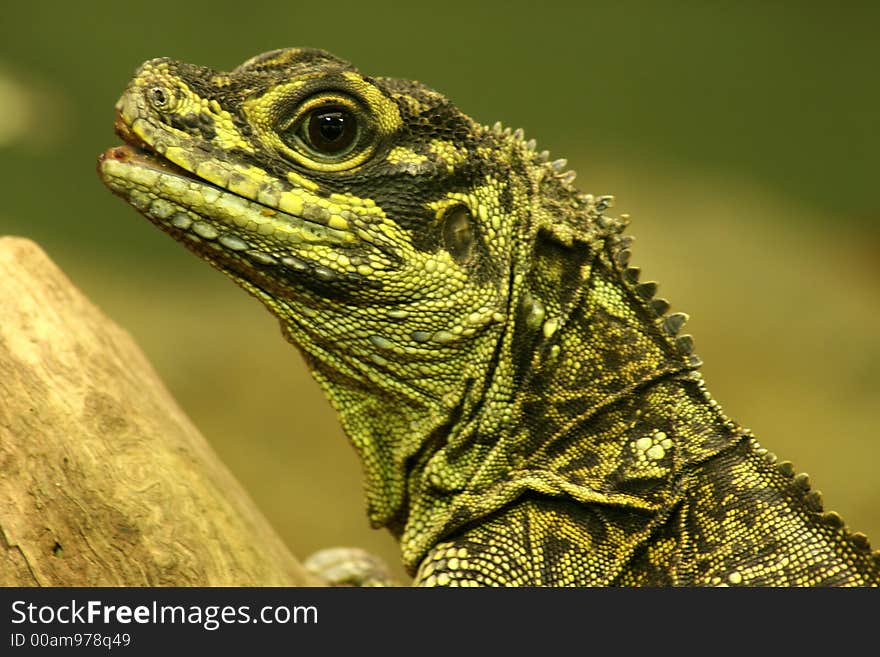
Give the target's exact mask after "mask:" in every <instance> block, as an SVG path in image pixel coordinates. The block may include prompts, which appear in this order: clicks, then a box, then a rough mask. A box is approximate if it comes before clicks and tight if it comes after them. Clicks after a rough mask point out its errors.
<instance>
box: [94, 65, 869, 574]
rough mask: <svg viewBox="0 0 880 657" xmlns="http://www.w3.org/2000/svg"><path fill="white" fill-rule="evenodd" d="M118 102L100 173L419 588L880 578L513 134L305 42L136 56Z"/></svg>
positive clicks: (567, 190) (603, 204) (864, 549)
mask: <svg viewBox="0 0 880 657" xmlns="http://www.w3.org/2000/svg"><path fill="white" fill-rule="evenodd" d="M115 109H116V118H115V130H116V133H117V134H118V136H119V137H120V138H121V139H122V141H123V144H122V145H118V146H115V147H112V148H110V149H108V150H106V151H104V152H103V153H102V154H101V155H100V156H99V160H98V173H99V176H100V177H101V179H102V180H103V182H104V183H105V184H106V186H107V187H108V188H109V189H110V190H111V191H112V192H114V193H115V194H117V195H119V196H121V197H122V198H123V199H124V200H126V201H127V202H128V203H129V204H130V205H132V206H133V207H134V208H135V209H136V210H138V211H139V212H140V213H141V214H142V215H144V216H145V217H146V218H147V219H148V220H149V221H150V222H152V223H153V224H154V225H156V226H157V227H158V228H159V229H161V230H162V231H164V232H165V233H167V234H169V235H170V236H171V237H173V238H174V239H176V240H178V241H179V242H181V243H182V244H183V245H184V246H186V247H187V248H188V249H189V250H190V251H191V252H192V253H194V254H195V255H196V256H198V257H199V258H201V259H202V260H205V261H206V262H208V263H209V264H210V265H212V266H213V267H215V268H217V269H218V270H220V271H221V272H223V273H224V274H226V275H227V276H228V277H230V278H231V279H232V280H233V281H234V282H235V283H237V284H238V285H239V286H241V287H242V288H243V289H244V290H246V291H247V292H248V293H250V294H251V295H253V296H254V297H256V298H257V299H258V300H259V301H261V302H262V303H263V304H264V305H265V306H266V308H268V310H269V311H270V312H271V313H273V314H274V315H275V316H276V317H277V318H278V319H279V321H280V325H281V330H282V333H283V335H284V336H285V338H286V339H287V340H289V341H290V342H291V343H293V345H295V346H296V347H297V348H298V349H299V351H300V352H301V354H302V356H303V358H304V360H305V362H306V364H307V366H308V368H309V369H310V371H311V373H312V375H313V376H314V378H315V379H316V380H317V382H318V384H319V385H320V386H321V388H322V389H323V391H324V392H325V394H326V396H327V397H328V398H329V401H330V403H331V404H332V406H333V407H334V409H335V410H336V412H337V413H338V415H339V418H340V421H341V424H342V427H343V429H344V431H345V433H346V435H347V436H348V438H349V439H350V442H351V443H352V444H353V446H354V448H355V449H356V450H357V452H358V454H359V456H360V459H361V461H362V464H363V470H364V477H365V489H366V498H367V512H368V516H369V518H370V521H371V524H372V525H373V526H375V527H386V528H387V529H388V530H390V531H391V532H392V534H393V535H394V536H395V537H396V538H397V539H398V540H399V543H400V547H401V554H402V560H403V564H404V566H405V568H406V569H407V571H408V572H409V574H410V575H412V576H413V577H414V581H413V583H414V584H415V585H420V586H594V585H596V586H605V585H607V586H732V585H740V586H746V585H757V586H760V585H764V586H812V585H855V586H864V585H873V586H876V585H878V584H880V551H875V552H872V550H871V548H870V544H869V542H868V540H867V538H866V537H865V536H864V534H861V533H853V532H850V530H849V529H848V528H847V527H846V525H845V523H844V522H843V520H842V519H841V517H840V516H839V515H838V514H837V513H835V512H828V511H824V510H823V503H822V498H821V496H820V494H819V493H818V492H817V491H815V490H813V489H812V488H811V485H810V482H809V478H808V477H807V476H806V475H804V474H796V472H795V470H794V468H793V467H792V465H791V463H790V462H788V461H781V462H780V461H777V459H776V457H775V456H774V455H773V454H772V453H771V452H769V451H768V450H767V449H765V448H763V447H761V445H760V444H759V443H758V442H757V440H756V439H755V437H754V436H753V435H752V434H751V432H749V431H748V430H747V429H745V428H743V427H742V426H740V425H739V424H738V423H736V422H734V421H733V420H731V419H730V418H728V417H727V416H726V415H725V414H724V412H723V411H722V410H721V408H720V406H719V404H718V403H717V402H716V401H715V400H714V399H713V398H712V397H711V396H710V394H709V392H708V391H707V388H706V385H705V382H704V380H703V378H702V375H701V374H700V372H699V367H700V365H701V362H700V359H699V358H698V357H697V356H696V355H695V354H694V352H693V340H692V338H691V336H690V335H686V334H681V333H680V329H681V328H682V325H683V324H684V322H685V320H686V319H687V316H686V315H685V314H684V313H678V312H675V313H671V312H670V307H669V303H668V302H667V301H666V300H665V299H663V298H660V297H658V296H657V295H656V291H657V289H656V288H657V286H656V284H655V283H654V282H650V281H647V282H641V281H640V271H639V269H638V268H636V267H633V266H631V265H630V255H631V249H630V246H631V237H630V236H629V235H628V234H626V232H625V230H624V229H625V228H626V226H627V224H628V223H629V217H628V216H627V215H623V214H621V215H619V216H611V214H609V212H608V209H609V208H610V207H611V203H612V200H613V199H612V197H609V196H594V195H592V194H588V193H584V192H582V191H580V190H579V188H577V187H576V186H575V185H574V178H575V174H574V172H572V171H568V170H567V167H566V164H567V163H566V161H565V160H563V159H551V158H550V157H549V155H548V153H547V152H546V151H541V152H539V151H538V149H537V148H536V144H535V141H534V140H531V139H529V140H527V139H526V138H525V136H524V134H523V132H522V131H521V130H510V129H509V128H503V127H502V126H501V125H500V124H495V125H493V126H491V127H490V126H484V125H482V124H480V123H478V122H476V121H474V120H473V119H471V118H470V117H468V116H467V115H465V114H464V113H462V112H461V111H459V110H458V109H457V108H456V107H455V105H454V104H452V103H451V102H450V101H449V100H448V99H447V98H446V97H445V96H443V95H441V94H440V93H438V92H436V91H434V90H432V89H430V88H429V87H427V86H425V85H423V84H421V83H419V82H415V81H407V80H399V79H393V78H382V77H371V76H368V75H365V74H363V73H361V72H360V71H359V70H358V69H356V68H355V67H354V66H352V65H351V64H349V63H348V62H346V61H344V60H342V59H340V58H338V57H336V56H334V55H332V54H330V53H328V52H325V51H322V50H317V49H310V48H289V49H282V50H274V51H271V52H267V53H264V54H261V55H258V56H256V57H253V58H251V59H249V60H248V61H246V62H244V63H243V64H241V65H240V66H238V67H237V68H235V69H234V70H232V71H230V72H222V71H218V70H214V69H211V68H207V67H202V66H197V65H193V64H189V63H184V62H178V61H175V60H172V59H168V58H160V59H153V60H150V61H148V62H146V63H144V64H143V65H142V66H141V67H140V69H139V70H138V71H137V72H136V74H135V75H134V77H133V78H132V80H131V81H130V83H129V84H128V86H127V88H126V89H125V91H124V93H123V94H122V96H121V98H120V100H119V101H118V103H117V104H116V108H115Z"/></svg>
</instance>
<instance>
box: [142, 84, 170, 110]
mask: <svg viewBox="0 0 880 657" xmlns="http://www.w3.org/2000/svg"><path fill="white" fill-rule="evenodd" d="M147 98H148V99H149V101H150V104H151V105H152V106H153V107H154V108H156V109H157V110H167V109H169V106H170V105H171V102H172V100H173V96H172V95H171V92H169V91H168V90H167V89H164V88H163V87H151V88H150V89H149V91H147Z"/></svg>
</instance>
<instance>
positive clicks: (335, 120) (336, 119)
mask: <svg viewBox="0 0 880 657" xmlns="http://www.w3.org/2000/svg"><path fill="white" fill-rule="evenodd" d="M284 115H286V117H285V118H283V119H282V120H281V121H280V122H279V123H278V125H277V128H276V130H277V134H278V136H279V137H280V138H281V141H283V142H284V146H285V147H286V148H287V149H290V150H289V151H287V153H289V156H292V159H295V160H296V161H299V162H301V163H302V164H305V165H306V166H308V167H310V168H312V169H318V170H321V171H340V170H343V169H347V168H351V167H352V166H355V165H356V164H357V163H359V162H361V161H363V159H365V157H366V156H367V155H368V152H369V150H370V146H371V144H372V141H373V139H372V138H373V135H374V130H373V129H372V123H371V122H370V120H369V115H368V114H367V113H366V110H365V109H364V107H363V105H362V104H361V103H360V102H359V101H358V100H357V99H355V98H352V97H351V96H348V95H345V94H341V93H333V92H329V93H322V94H318V95H315V96H312V97H311V98H308V99H306V100H305V101H303V102H301V103H299V104H298V105H297V106H296V108H295V109H294V110H293V112H290V113H288V112H282V116H284Z"/></svg>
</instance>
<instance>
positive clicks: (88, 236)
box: [0, 0, 880, 572]
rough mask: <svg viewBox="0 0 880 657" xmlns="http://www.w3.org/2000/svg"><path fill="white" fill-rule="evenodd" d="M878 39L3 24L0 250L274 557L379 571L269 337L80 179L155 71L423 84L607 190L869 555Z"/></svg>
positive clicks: (680, 300) (363, 25)
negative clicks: (353, 76) (15, 240)
mask: <svg viewBox="0 0 880 657" xmlns="http://www.w3.org/2000/svg"><path fill="white" fill-rule="evenodd" d="M878 25H880V5H878V4H877V3H846V2H844V3H839V4H837V5H834V6H833V7H832V6H831V5H827V4H824V3H823V4H820V3H812V4H811V3H805V2H770V3H768V2H738V3H731V2H701V3H696V2H693V3H688V2H682V3H655V2H649V1H643V2H610V1H609V2H597V3H579V4H575V3H552V2H544V3H520V2H504V3H500V2H499V3H477V2H449V1H447V2H443V3H425V4H421V3H402V2H401V3H389V2H347V1H344V0H337V1H334V2H317V3H315V2H313V3H290V2H277V1H276V2H272V3H269V2H260V1H256V0H248V1H247V2H242V1H241V0H238V1H236V2H233V1H228V2H224V1H222V0H216V1H214V2H210V3H195V2H187V3H184V2H180V1H179V0H178V1H175V2H168V1H165V0H151V1H150V2H119V1H118V0H117V1H115V2H90V3H61V2H58V3H47V2H32V3H23V2H21V3H18V2H17V3H6V5H5V6H4V8H3V13H2V16H0V30H2V32H0V36H2V39H0V181H2V183H0V184H2V196H0V234H12V235H23V236H27V237H30V238H32V239H34V240H35V241H37V242H38V243H39V244H40V245H41V246H42V247H43V248H44V249H45V250H46V251H48V253H49V254H50V256H51V257H52V258H54V260H55V261H56V262H57V263H59V265H60V266H61V267H62V268H63V269H64V270H65V271H66V272H67V273H68V275H69V276H70V277H71V278H72V279H73V281H74V282H75V283H76V284H77V285H78V286H79V287H80V288H82V289H83V290H84V291H85V292H86V294H88V295H89V296H90V297H91V298H92V299H93V300H94V301H95V302H96V303H97V304H98V305H99V306H100V307H101V308H102V309H103V310H104V311H105V312H106V313H107V314H108V315H109V316H110V317H111V318H113V319H114V320H115V321H116V322H118V323H119V324H121V325H122V326H124V327H125V328H126V329H127V330H128V331H130V332H131V333H132V334H133V335H134V337H135V338H136V340H137V341H138V342H139V344H140V345H141V346H142V348H143V349H144V351H145V352H146V353H147V355H148V357H149V358H150V360H151V361H152V362H153V364H154V365H155V367H156V369H157V370H158V371H159V373H160V375H161V376H162V378H163V379H164V380H165V381H166V382H167V384H168V386H169V388H170V389H171V391H172V392H173V394H174V395H175V396H176V398H177V399H178V400H179V402H180V404H181V405H182V406H183V408H184V409H185V410H186V411H187V412H188V413H189V415H190V416H191V417H192V418H193V420H194V421H195V423H196V424H197V425H198V426H199V427H200V428H201V430H202V432H203V433H204V434H205V436H206V437H207V438H208V439H209V440H210V441H211V443H212V444H213V445H214V447H215V448H216V450H217V451H218V452H219V453H220V455H221V456H222V457H223V459H224V460H225V461H226V463H227V464H228V465H229V467H230V468H231V469H232V470H233V472H234V473H235V474H236V476H237V477H238V478H239V479H240V480H241V481H242V483H243V484H244V486H245V487H246V488H247V489H248V490H249V491H250V493H251V494H252V495H253V497H254V499H255V500H256V501H257V503H258V505H259V506H260V507H261V508H262V509H263V511H264V512H265V513H266V515H267V516H268V517H269V518H270V520H271V521H272V522H273V524H274V525H275V527H276V528H277V529H278V531H279V532H280V534H281V535H282V536H283V537H284V538H285V540H287V542H288V544H289V545H290V547H291V548H292V549H293V551H294V552H295V553H296V554H297V555H298V556H300V557H304V556H305V555H307V554H308V553H309V552H311V551H313V550H315V549H318V548H321V547H325V546H329V545H338V544H343V545H351V544H354V545H361V546H364V547H367V548H369V549H371V550H374V551H376V552H378V553H380V554H382V555H384V556H385V557H386V559H388V560H389V561H390V562H391V563H394V564H397V563H398V560H399V557H398V552H397V549H396V546H395V544H394V542H393V541H392V539H391V538H390V537H389V536H388V535H386V533H385V532H384V531H379V532H377V531H373V530H370V529H369V527H368V525H367V522H366V518H365V514H364V504H363V500H362V493H361V474H360V467H359V465H358V463H357V461H356V459H355V456H354V452H353V451H352V450H351V449H350V447H349V446H348V445H347V443H346V440H345V438H344V436H343V435H342V433H341V431H340V429H339V427H338V424H337V421H336V419H335V416H334V414H333V412H332V410H331V409H330V407H329V405H328V404H327V403H326V402H325V401H324V398H323V396H322V394H321V393H320V391H319V390H318V389H317V386H316V385H315V384H314V383H313V382H312V381H311V379H310V377H309V375H308V373H307V371H306V370H305V368H304V366H303V364H302V363H301V361H300V358H299V356H298V355H297V353H296V352H295V351H294V350H293V349H292V348H291V347H290V346H289V345H287V344H286V343H285V342H284V341H283V340H282V339H281V337H280V334H279V331H278V329H277V326H276V323H275V321H274V320H273V319H272V318H271V317H270V316H269V314H268V313H267V312H265V311H264V310H263V309H262V308H261V307H260V306H259V305H258V304H257V303H256V302H255V301H253V300H252V299H250V298H249V297H247V295H245V294H244V293H243V292H241V291H240V290H239V289H238V288H236V287H235V286H233V285H232V284H230V283H229V282H228V281H227V280H225V279H224V278H223V277H222V276H221V275H220V274H218V273H216V272H214V271H213V270H211V269H210V268H209V267H207V266H206V265H204V264H203V263H201V262H199V261H197V260H196V259H195V258H194V257H193V256H191V255H190V254H189V253H187V252H186V251H185V250H184V249H182V248H181V247H180V246H179V245H178V244H176V243H174V242H173V241H172V240H170V239H168V238H167V237H166V236H165V235H163V234H161V233H160V232H159V231H158V230H156V229H155V228H153V227H152V226H150V225H149V224H148V223H147V222H146V221H144V220H143V219H141V218H140V217H139V216H138V215H137V214H136V213H135V212H134V211H133V210H132V209H130V208H129V207H127V206H126V205H125V204H124V203H123V202H122V201H120V200H119V199H117V198H115V197H113V196H112V195H111V194H110V193H109V192H108V191H106V190H105V189H104V188H103V186H102V185H101V184H100V182H99V181H98V179H97V177H96V176H95V173H94V165H95V157H96V156H97V154H98V153H99V152H100V151H102V150H103V149H104V148H106V147H108V146H110V145H112V144H114V143H115V142H116V138H115V137H114V135H113V131H112V122H113V104H114V102H115V101H116V99H117V97H118V95H119V94H120V93H121V91H122V89H123V87H124V85H125V84H126V82H127V80H128V78H129V76H130V75H131V74H132V72H133V71H134V70H135V68H136V67H137V66H138V65H139V64H140V63H141V62H142V61H143V60H146V59H149V58H152V57H157V56H170V57H173V58H176V59H182V60H187V61H191V62H194V63H199V64H204V65H209V66H213V67H216V68H219V69H229V68H232V67H234V66H236V65H237V64H239V63H240V62H241V61H243V60H244V59H246V58H248V57H250V56H251V55H254V54H256V53H259V52H263V51H266V50H270V49H273V48H278V47H284V46H314V47H321V48H325V49H327V50H330V51H332V52H334V53H335V54H337V55H340V56H342V57H344V58H346V59H348V60H350V61H352V62H354V63H355V64H356V65H357V66H358V67H359V68H360V69H361V70H363V71H364V72H367V73H369V74H371V75H387V76H395V77H406V78H416V79H420V80H422V81H423V82H426V83H427V84H429V85H431V86H432V87H434V88H436V89H438V90H440V91H442V92H443V93H445V94H446V95H448V96H449V97H450V98H452V99H453V100H454V101H455V102H456V103H457V104H458V105H459V107H461V108H462V109H463V110H464V111H466V112H467V113H469V114H471V115H472V116H473V117H474V118H476V119H477V120H479V121H482V122H484V123H492V122H494V121H495V120H501V121H502V122H504V123H505V124H506V125H511V126H512V127H520V126H521V127H523V128H524V129H525V131H526V134H527V136H529V137H535V138H537V140H538V144H539V146H540V147H541V148H547V149H549V150H550V151H551V153H552V154H553V156H554V157H567V158H568V159H569V162H570V163H571V166H572V167H573V168H575V169H576V170H577V171H578V173H579V177H578V183H579V184H580V186H581V188H582V189H583V190H584V191H589V192H593V193H597V194H598V193H613V194H615V195H616V196H617V199H618V204H617V208H618V210H619V211H620V212H629V213H631V214H632V215H633V224H632V228H631V232H632V233H633V234H634V235H636V236H637V237H638V241H637V244H636V248H635V257H634V260H635V264H637V265H641V266H642V268H643V271H644V272H645V279H656V280H658V281H660V282H661V294H662V295H663V296H667V297H668V298H669V299H670V300H671V301H672V303H673V307H674V309H676V310H685V311H687V312H689V313H690V314H691V316H692V320H691V322H690V323H689V326H688V330H689V332H692V333H694V334H695V336H696V344H697V351H698V353H699V354H700V355H701V356H702V357H703V359H704V360H705V361H706V366H705V368H704V374H705V376H706V378H707V381H708V384H709V388H710V390H712V392H713V394H714V395H715V397H716V398H717V399H719V400H720V401H721V403H722V404H723V405H724V407H725V410H726V411H727V412H728V414H729V415H731V416H732V417H734V418H736V419H737V420H739V421H740V422H742V423H743V424H745V425H746V426H748V427H750V428H751V429H752V430H754V432H755V433H756V434H757V436H758V438H759V439H760V440H761V442H762V443H763V444H764V445H765V446H767V447H768V448H770V449H772V450H773V451H775V452H777V453H778V454H779V455H780V456H782V457H783V458H786V459H791V460H793V461H794V463H795V466H796V468H797V469H798V470H799V471H806V472H809V473H810V474H811V475H812V477H813V481H814V484H815V485H816V487H817V488H819V489H820V490H822V491H823V492H824V494H825V500H826V506H827V507H828V508H830V509H834V510H837V511H839V512H840V513H841V514H842V515H843V517H844V518H845V519H846V520H847V522H848V523H849V525H850V527H851V528H852V529H854V530H860V531H865V532H866V533H868V535H869V536H870V537H872V538H873V540H874V545H875V547H880V474H878V463H880V445H878V437H880V434H878V431H877V422H878V417H877V416H878V410H880V385H878V384H880V338H878V336H880V228H878V227H880V203H878V195H877V175H878V169H880V168H878V153H880V111H878V110H880V85H878V72H877V71H878V64H880V45H878V44H880V40H878V38H877V26H878ZM0 321H2V318H0ZM243 347H244V348H243ZM0 403H2V400H0ZM398 572H400V571H398Z"/></svg>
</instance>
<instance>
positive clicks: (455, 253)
mask: <svg viewBox="0 0 880 657" xmlns="http://www.w3.org/2000/svg"><path fill="white" fill-rule="evenodd" d="M476 241H477V240H476V230H475V228H474V218H473V215H472V214H471V211H470V210H468V209H467V208H466V207H465V206H463V205H455V206H453V207H451V208H449V210H447V212H446V214H445V215H444V216H443V246H444V248H445V249H446V250H447V251H449V255H451V256H452V258H453V259H454V260H455V261H456V262H457V263H458V264H460V265H467V264H468V263H469V262H470V261H471V260H472V259H473V257H474V254H475V253H476V249H475V248H474V247H475V245H476Z"/></svg>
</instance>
